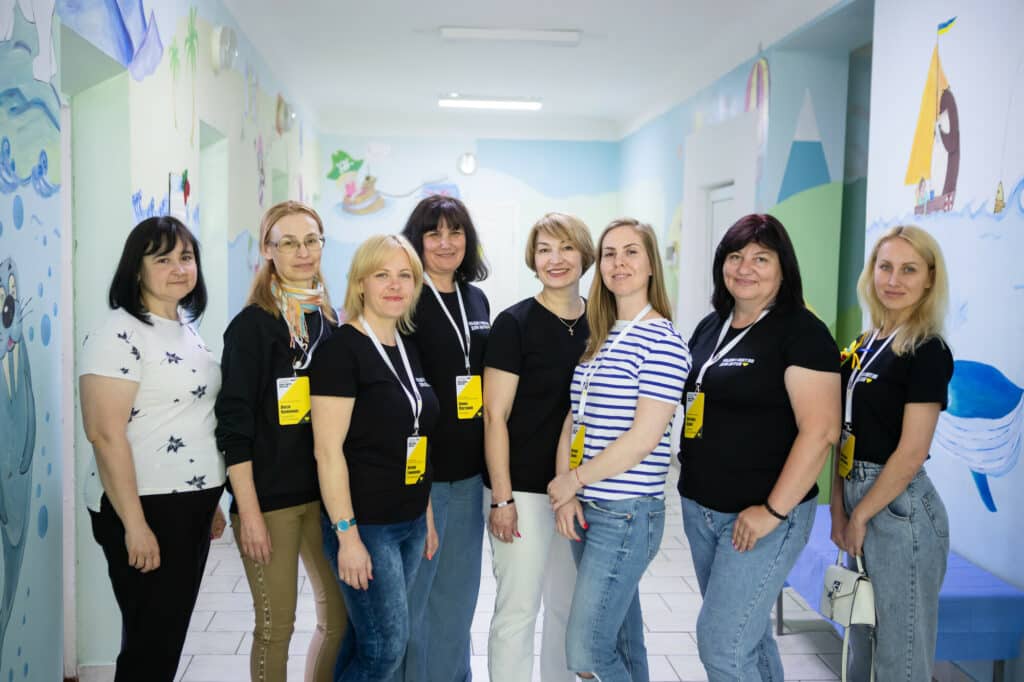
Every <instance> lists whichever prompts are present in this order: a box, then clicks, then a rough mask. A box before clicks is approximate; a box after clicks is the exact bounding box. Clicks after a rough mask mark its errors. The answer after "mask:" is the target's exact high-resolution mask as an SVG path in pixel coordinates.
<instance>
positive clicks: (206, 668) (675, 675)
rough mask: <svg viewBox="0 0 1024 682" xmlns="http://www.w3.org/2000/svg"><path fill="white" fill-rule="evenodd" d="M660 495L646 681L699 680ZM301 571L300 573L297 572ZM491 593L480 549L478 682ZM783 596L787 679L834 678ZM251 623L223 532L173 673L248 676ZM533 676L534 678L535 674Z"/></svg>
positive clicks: (825, 650)
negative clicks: (660, 535) (661, 519)
mask: <svg viewBox="0 0 1024 682" xmlns="http://www.w3.org/2000/svg"><path fill="white" fill-rule="evenodd" d="M670 485H671V486H672V487H670V488H669V490H672V489H673V488H674V485H672V484H671V483H670ZM666 500H667V502H668V505H669V511H668V514H667V525H666V529H665V539H664V541H663V542H662V548H661V551H660V552H659V554H658V556H657V558H656V559H655V560H654V562H653V563H652V564H651V566H650V568H649V569H648V571H647V575H646V577H645V578H644V580H643V582H642V583H641V589H640V591H641V600H642V603H643V610H644V622H645V624H646V626H647V635H646V637H647V649H648V658H649V660H650V669H651V680H652V682H665V681H668V680H672V681H676V680H705V679H707V678H706V677H705V675H704V671H703V668H702V667H701V664H700V660H699V659H698V657H697V643H696V640H695V639H694V632H695V630H696V621H697V612H698V611H699V609H700V595H699V593H698V590H697V584H696V579H695V578H694V575H693V563H692V562H691V560H690V553H689V549H688V548H687V545H686V539H685V537H684V536H683V530H682V517H681V516H680V511H679V501H678V498H677V497H676V496H675V495H672V494H670V495H668V496H667V498H666ZM485 547H486V543H485ZM300 573H303V572H302V571H301V570H300ZM299 581H300V600H299V607H298V615H297V618H296V626H295V629H296V633H295V636H294V637H293V639H292V644H291V648H290V653H291V658H290V660H289V662H288V679H289V680H302V674H303V669H304V666H305V651H306V647H307V646H308V643H309V639H310V637H311V631H312V629H313V625H314V623H315V615H314V611H313V602H312V597H311V595H310V591H309V586H308V584H307V582H306V578H305V576H304V575H302V577H300V578H299ZM494 592H495V583H494V578H493V576H492V573H491V565H490V553H489V551H485V552H484V557H483V580H482V583H481V586H480V600H479V603H478V606H477V614H476V618H475V619H474V621H473V626H472V632H471V636H472V647H473V658H472V665H473V677H474V679H476V680H480V681H483V680H486V679H487V656H486V654H487V630H488V627H489V625H490V617H491V613H492V612H493V610H494ZM785 599H786V631H787V633H788V634H786V635H783V636H782V637H779V638H778V642H779V648H780V650H781V651H782V659H783V665H784V666H785V669H786V679H787V680H835V679H837V675H836V672H835V671H836V670H837V669H838V665H839V664H838V658H839V651H840V641H839V639H838V638H837V637H836V635H835V633H834V631H833V630H832V629H831V628H830V627H829V625H828V624H827V623H826V622H825V621H824V620H822V619H821V618H820V617H819V616H818V615H817V614H816V613H814V612H813V611H811V610H809V609H808V608H807V605H806V604H805V603H804V602H803V601H802V600H801V599H800V598H799V597H798V596H796V595H795V594H793V593H792V592H791V591H790V590H788V589H787V591H786V596H785ZM539 622H540V621H539V620H538V623H539ZM252 626H253V612H252V601H251V598H250V597H249V587H248V584H247V583H246V581H245V577H244V576H243V575H242V564H241V561H240V559H239V557H238V550H237V549H236V547H235V545H234V541H233V540H232V539H231V533H230V530H229V531H228V532H227V533H225V535H224V538H223V539H222V540H220V541H218V542H217V543H215V544H214V546H213V548H212V549H211V550H210V560H209V563H208V565H207V568H206V578H205V579H204V582H203V588H202V593H201V594H200V596H199V602H198V603H197V604H196V610H195V614H194V615H193V617H192V624H191V626H190V628H189V629H190V632H189V636H188V640H187V641H186V643H185V651H184V654H183V656H182V660H181V667H180V668H179V672H178V679H179V680H181V682H233V681H235V680H238V681H239V682H244V681H246V680H248V679H249V677H248V675H249V665H248V652H249V646H250V643H251V641H252V634H251V631H252ZM536 669H537V666H535V670H536ZM534 679H539V677H538V676H537V675H536V673H535V675H534Z"/></svg>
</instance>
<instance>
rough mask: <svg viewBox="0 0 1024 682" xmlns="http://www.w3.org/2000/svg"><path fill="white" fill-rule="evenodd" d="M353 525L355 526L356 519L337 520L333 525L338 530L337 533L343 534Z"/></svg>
mask: <svg viewBox="0 0 1024 682" xmlns="http://www.w3.org/2000/svg"><path fill="white" fill-rule="evenodd" d="M354 525H356V519H355V517H352V518H351V519H347V520H346V519H338V522H337V523H336V524H334V527H335V528H336V529H337V530H339V531H341V532H343V533H344V532H345V531H346V530H348V529H349V528H351V527H352V526H354Z"/></svg>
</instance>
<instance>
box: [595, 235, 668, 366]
mask: <svg viewBox="0 0 1024 682" xmlns="http://www.w3.org/2000/svg"><path fill="white" fill-rule="evenodd" d="M620 227H628V228H630V229H632V230H633V231H634V232H636V233H637V234H638V235H640V242H641V243H642V244H643V245H644V250H645V251H646V252H647V260H648V261H649V262H650V264H651V277H650V280H649V281H648V282H647V302H648V303H650V304H651V308H653V309H654V310H655V311H656V312H657V313H659V314H660V315H661V316H662V317H664V318H665V319H666V320H669V321H671V320H672V303H671V302H670V301H669V298H668V291H667V290H666V289H665V274H664V268H662V265H661V253H660V252H659V251H658V236H657V235H656V234H655V233H654V228H653V227H651V226H650V225H649V224H647V223H642V222H640V221H639V220H636V219H635V218H619V219H618V220H613V221H611V222H610V223H608V227H606V228H604V232H602V233H601V237H600V239H598V240H597V249H598V253H600V251H601V248H602V246H603V244H604V238H605V237H607V236H608V233H609V232H611V231H612V230H615V229H618V228H620ZM617 319H618V308H617V306H616V304H615V294H613V293H612V292H611V290H610V289H609V288H608V286H607V285H606V284H605V283H604V278H603V277H601V273H600V272H598V273H597V274H596V275H595V277H594V281H593V282H591V283H590V298H589V300H588V301H587V325H589V327H590V338H589V339H588V340H587V347H586V348H585V349H584V351H583V357H582V358H581V359H580V362H589V361H590V360H593V359H594V356H596V355H597V352H598V351H599V350H601V346H603V345H604V342H605V340H607V339H608V336H609V335H610V334H611V332H612V327H613V326H615V321H616V320H617Z"/></svg>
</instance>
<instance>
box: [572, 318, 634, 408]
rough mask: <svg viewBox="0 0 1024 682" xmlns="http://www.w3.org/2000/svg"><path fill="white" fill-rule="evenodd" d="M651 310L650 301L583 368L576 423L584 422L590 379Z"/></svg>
mask: <svg viewBox="0 0 1024 682" xmlns="http://www.w3.org/2000/svg"><path fill="white" fill-rule="evenodd" d="M649 312H651V304H650V303H648V304H647V306H646V307H645V308H644V309H643V310H641V311H640V312H639V313H637V315H636V317H634V318H633V319H632V320H630V321H629V324H627V325H626V326H625V327H624V328H623V329H622V331H621V332H619V335H618V336H616V337H615V340H614V341H612V342H611V345H609V346H608V348H607V349H606V350H605V351H604V352H603V353H601V355H600V356H599V357H596V358H594V359H593V360H592V361H591V363H590V367H588V368H587V369H585V370H583V381H582V382H581V383H582V386H580V404H579V409H578V410H577V411H576V415H577V416H576V423H578V424H582V423H583V412H584V410H586V409H587V394H589V393H590V380H591V379H593V378H594V373H595V372H597V369H598V368H599V367H600V366H601V363H602V362H603V361H604V359H605V358H606V357H608V356H609V355H611V354H612V351H613V350H615V347H616V346H617V345H619V341H622V339H624V338H626V335H627V334H629V332H630V331H632V330H633V327H635V326H636V323H637V322H639V321H640V320H642V319H643V317H644V315H646V314H647V313H649Z"/></svg>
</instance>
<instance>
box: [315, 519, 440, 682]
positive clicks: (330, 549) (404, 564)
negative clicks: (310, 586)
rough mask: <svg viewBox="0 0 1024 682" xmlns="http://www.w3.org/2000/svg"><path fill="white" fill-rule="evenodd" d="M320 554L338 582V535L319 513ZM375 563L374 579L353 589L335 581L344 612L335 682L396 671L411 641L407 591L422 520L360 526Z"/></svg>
mask: <svg viewBox="0 0 1024 682" xmlns="http://www.w3.org/2000/svg"><path fill="white" fill-rule="evenodd" d="M320 530H321V535H322V536H323V542H324V554H325V555H326V556H327V561H328V563H330V565H331V570H333V571H334V576H335V578H337V577H338V536H337V534H336V533H335V531H334V527H333V525H332V524H331V522H330V521H329V520H328V519H327V516H326V515H324V514H320ZM359 537H360V539H362V541H363V545H365V546H366V551H367V552H369V553H370V560H371V561H372V562H373V580H371V581H370V586H369V588H368V589H366V590H357V589H354V588H352V587H349V586H348V585H347V584H345V583H344V582H342V581H341V580H340V579H339V580H338V584H339V585H340V586H341V595H342V596H343V597H344V598H345V606H346V608H347V609H348V624H349V628H348V632H347V633H346V635H345V643H344V644H343V645H342V652H341V654H340V655H339V656H338V664H337V668H336V671H335V675H336V679H337V682H380V681H381V680H386V679H389V678H390V677H391V676H392V675H394V674H395V672H396V671H397V670H398V666H399V665H401V663H402V656H403V654H405V647H406V644H407V643H408V641H409V598H408V594H409V589H410V588H411V586H412V582H413V580H414V579H415V577H416V570H417V569H418V568H419V565H420V559H421V558H422V557H423V547H424V543H425V541H426V538H427V520H426V515H425V514H421V515H420V516H419V517H417V518H415V519H413V520H412V521H403V522H401V523H390V524H382V525H373V524H368V525H365V526H359Z"/></svg>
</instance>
